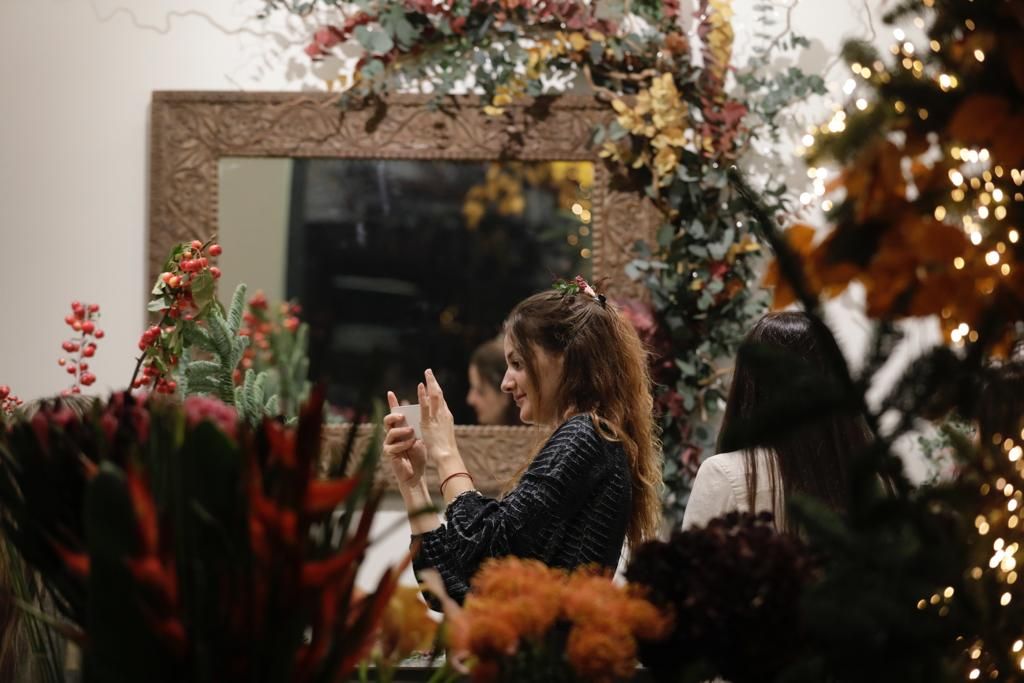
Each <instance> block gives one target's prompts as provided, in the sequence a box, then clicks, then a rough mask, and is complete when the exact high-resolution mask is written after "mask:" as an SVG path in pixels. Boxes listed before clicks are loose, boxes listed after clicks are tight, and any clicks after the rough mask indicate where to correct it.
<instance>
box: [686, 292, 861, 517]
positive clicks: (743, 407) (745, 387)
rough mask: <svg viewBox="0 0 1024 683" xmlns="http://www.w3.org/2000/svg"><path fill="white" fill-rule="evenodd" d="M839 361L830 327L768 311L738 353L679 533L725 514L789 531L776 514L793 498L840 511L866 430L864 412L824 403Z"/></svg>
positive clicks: (836, 384) (835, 383)
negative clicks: (763, 519)
mask: <svg viewBox="0 0 1024 683" xmlns="http://www.w3.org/2000/svg"><path fill="white" fill-rule="evenodd" d="M843 362H844V361H843V360H842V352H841V351H840V350H839V346H838V345H837V344H836V341H835V338H834V337H833V336H832V333H831V332H830V331H829V329H828V328H827V327H826V326H825V325H824V324H823V323H821V322H820V321H819V320H817V319H816V318H812V317H810V316H808V315H807V314H806V313H804V312H802V311H782V312H777V313H769V314H768V315H765V316H764V317H763V318H761V319H760V320H759V321H758V322H757V323H756V324H755V325H754V327H753V329H752V330H751V331H750V333H749V334H748V335H747V337H746V339H744V341H743V343H742V344H741V345H740V348H739V351H738V353H737V357H736V366H735V369H734V371H733V379H732V386H731V387H730V389H729V397H728V399H727V401H726V406H725V415H724V417H723V420H722V426H721V430H720V432H719V437H718V451H719V453H718V454H717V455H714V456H712V457H710V458H708V459H707V460H705V461H704V462H703V463H701V466H700V469H699V470H698V471H697V477H696V479H694V482H693V488H692V490H691V492H690V499H689V501H688V503H687V505H686V510H685V511H684V513H683V528H684V529H688V528H691V527H701V526H705V525H706V524H707V523H708V522H709V521H711V520H712V519H713V518H715V517H720V516H722V515H724V514H726V513H728V512H732V511H740V512H762V511H768V512H771V513H772V515H773V516H774V518H775V527H776V528H777V529H778V530H779V531H785V532H789V533H796V532H797V531H798V530H797V529H796V528H795V526H796V525H795V524H793V523H791V522H790V520H788V519H787V517H786V512H785V503H786V501H787V500H788V499H790V497H791V496H793V495H794V494H801V495H806V496H812V497H814V498H816V499H817V500H818V501H819V502H821V503H824V504H825V505H827V506H828V507H829V508H831V509H833V510H843V509H845V508H846V506H847V501H848V497H849V490H850V472H851V463H852V461H853V459H854V458H855V457H857V456H858V454H860V453H863V452H864V451H866V450H867V448H868V447H869V446H870V444H871V432H870V431H869V429H868V426H867V422H866V420H865V418H864V415H863V413H861V412H857V411H856V410H854V409H850V408H849V407H848V406H842V405H841V404H842V403H843V402H842V401H841V400H833V399H836V397H837V396H839V393H838V392H841V391H842V381H841V370H840V369H839V368H841V367H842V365H841V363H843ZM829 401H832V402H831V403H829ZM815 413H817V414H815ZM752 435H756V439H757V443H758V445H757V446H756V447H754V446H750V445H748V444H749V442H750V440H751V437H752Z"/></svg>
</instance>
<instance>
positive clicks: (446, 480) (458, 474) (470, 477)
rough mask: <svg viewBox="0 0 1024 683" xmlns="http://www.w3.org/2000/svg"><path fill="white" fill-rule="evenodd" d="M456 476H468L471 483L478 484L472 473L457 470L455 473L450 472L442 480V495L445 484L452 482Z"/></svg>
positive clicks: (442, 494)
mask: <svg viewBox="0 0 1024 683" xmlns="http://www.w3.org/2000/svg"><path fill="white" fill-rule="evenodd" d="M455 477H466V478H468V479H469V481H470V483H472V484H473V485H474V486H476V482H475V481H473V475H471V474H470V473H469V472H456V473H455V474H449V475H448V476H447V477H445V478H444V481H442V482H441V496H442V497H443V496H444V485H445V484H447V483H448V482H450V481H451V480H452V479H454V478H455Z"/></svg>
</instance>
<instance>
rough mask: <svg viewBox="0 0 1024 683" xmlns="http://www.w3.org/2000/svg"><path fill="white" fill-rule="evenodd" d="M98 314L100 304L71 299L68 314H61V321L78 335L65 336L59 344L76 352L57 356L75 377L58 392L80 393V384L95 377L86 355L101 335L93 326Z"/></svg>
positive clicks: (101, 332) (92, 353)
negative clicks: (68, 385)
mask: <svg viewBox="0 0 1024 683" xmlns="http://www.w3.org/2000/svg"><path fill="white" fill-rule="evenodd" d="M99 317H100V306H99V304H83V303H82V302H80V301H72V302H71V314H70V315H67V316H65V317H64V322H65V323H67V325H68V327H70V328H71V329H72V330H73V331H74V332H76V333H77V336H75V337H72V338H71V339H66V340H65V341H64V343H62V344H61V348H63V349H64V352H65V353H69V354H77V355H75V356H71V357H64V356H61V357H60V358H58V359H57V365H59V366H61V367H62V368H64V370H65V371H66V372H67V373H68V374H69V375H71V376H72V377H73V378H74V384H72V385H71V386H70V387H68V388H67V389H64V390H63V391H61V392H60V393H61V395H62V396H68V395H70V394H79V393H81V392H82V386H89V385H91V384H93V383H94V382H95V381H96V375H94V374H92V373H91V372H89V360H88V359H89V358H92V357H93V356H95V355H96V342H95V341H94V340H95V339H103V330H101V329H100V328H98V327H96V320H97V319H98V318H99Z"/></svg>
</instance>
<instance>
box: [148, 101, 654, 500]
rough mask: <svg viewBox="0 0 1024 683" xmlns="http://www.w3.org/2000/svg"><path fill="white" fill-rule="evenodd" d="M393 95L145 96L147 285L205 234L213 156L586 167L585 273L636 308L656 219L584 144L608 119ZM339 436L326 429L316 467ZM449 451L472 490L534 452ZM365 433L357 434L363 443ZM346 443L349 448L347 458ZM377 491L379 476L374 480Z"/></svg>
mask: <svg viewBox="0 0 1024 683" xmlns="http://www.w3.org/2000/svg"><path fill="white" fill-rule="evenodd" d="M428 99H429V98H428V97H426V96H421V95H398V96H392V97H388V98H386V99H385V100H384V101H383V102H382V103H381V104H380V106H368V107H365V108H359V109H348V110H342V109H341V108H340V107H339V106H338V96H337V95H332V94H329V93H288V92H273V93H270V92H268V93H223V92H154V93H153V100H152V109H151V116H152V121H151V131H150V133H151V141H150V176H149V191H150V197H149V269H148V280H147V281H148V282H153V280H154V279H155V278H156V276H157V275H158V274H159V272H160V268H161V266H162V264H163V261H164V259H165V258H166V255H167V253H168V252H169V251H170V249H171V248H172V247H173V246H174V245H175V244H177V243H178V242H182V241H186V240H191V239H193V238H195V237H196V236H207V235H212V234H214V233H216V232H217V215H218V206H217V202H218V194H219V192H218V171H219V160H220V158H221V157H227V156H231V157H306V158H352V159H431V160H437V159H441V160H452V161H495V160H521V161H590V162H593V164H594V181H595V182H594V190H593V198H592V203H593V209H592V214H593V218H592V221H591V230H592V235H593V247H592V252H593V255H592V263H593V273H594V279H606V281H607V282H608V284H609V289H610V291H612V292H613V293H614V295H615V296H621V297H639V298H644V297H645V291H644V287H643V285H642V284H638V283H635V282H632V281H631V280H630V279H629V278H628V277H627V276H626V274H625V266H626V264H627V263H628V262H629V261H630V260H631V259H632V258H633V256H632V252H633V245H634V244H635V243H636V241H637V240H638V239H643V240H647V241H650V240H651V239H652V236H653V234H654V230H655V229H656V227H657V222H658V215H657V211H656V210H655V209H654V208H653V206H652V205H651V204H650V203H649V202H648V201H647V200H645V199H644V197H643V195H642V193H641V192H638V191H636V190H633V189H628V188H616V187H613V186H612V183H611V176H610V173H609V169H608V168H607V167H606V166H605V164H604V162H603V160H601V159H600V158H598V155H597V150H596V149H595V148H593V147H592V146H591V144H590V139H591V134H592V131H593V129H594V127H595V126H596V125H598V124H600V123H607V122H608V121H609V120H610V119H611V118H612V117H613V116H614V112H613V111H612V109H611V108H610V107H609V106H608V105H606V104H604V103H601V102H598V101H596V100H595V99H593V98H591V97H584V96H561V97H556V98H550V99H547V98H545V99H543V100H528V101H524V102H520V103H517V104H514V105H511V106H509V107H507V108H506V110H505V113H504V114H503V115H501V116H497V117H495V116H491V115H488V114H485V113H484V111H483V104H482V103H481V102H480V100H479V98H475V97H463V98H452V99H449V100H446V101H445V106H444V107H443V108H441V109H438V108H431V107H429V106H427V105H428ZM348 429H349V427H346V426H331V427H327V429H326V432H325V434H326V437H325V438H326V443H325V456H327V457H325V461H326V462H329V461H330V460H331V459H333V458H334V457H335V456H336V454H337V453H338V451H339V450H340V445H341V443H342V442H343V440H344V439H343V437H344V435H345V434H346V433H347V431H348ZM456 431H457V435H458V439H459V445H460V450H461V451H462V454H463V457H464V459H465V460H466V464H467V466H468V467H469V469H470V470H471V471H472V472H473V473H474V476H475V477H476V478H477V482H476V483H477V486H478V487H479V488H481V489H482V490H488V491H494V490H496V489H498V488H500V487H501V486H503V485H504V483H505V482H506V481H508V479H509V477H510V476H512V475H513V474H514V473H515V472H516V471H517V470H518V469H519V468H520V467H521V465H522V464H523V463H524V462H525V461H526V458H528V457H529V455H530V454H531V452H532V450H533V449H535V448H536V446H537V445H538V443H537V441H538V437H539V434H538V432H537V430H534V429H531V428H528V427H480V426H458V427H456ZM371 432H372V426H371V425H360V426H359V431H358V435H359V436H358V439H357V441H358V442H365V440H367V439H368V438H369V436H370V434H371ZM358 445H359V444H358V443H357V447H358ZM377 476H378V478H379V479H380V481H381V482H382V483H390V482H391V481H392V478H391V476H390V473H389V472H387V471H383V470H381V469H379V470H378V473H377Z"/></svg>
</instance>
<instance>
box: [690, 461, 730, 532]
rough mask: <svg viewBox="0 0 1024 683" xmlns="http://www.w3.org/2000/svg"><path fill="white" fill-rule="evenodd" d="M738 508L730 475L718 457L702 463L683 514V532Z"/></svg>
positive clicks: (703, 524)
mask: <svg viewBox="0 0 1024 683" xmlns="http://www.w3.org/2000/svg"><path fill="white" fill-rule="evenodd" d="M737 508H738V506H737V503H736V494H735V492H734V491H733V487H732V483H731V481H730V479H729V476H728V474H727V473H726V471H725V469H724V468H723V466H722V461H721V459H720V458H718V457H717V456H713V457H711V458H708V459H707V460H705V461H704V462H703V463H701V466H700V469H699V470H697V477H696V478H695V479H694V480H693V488H692V489H691V490H690V500H689V501H688V502H687V503H686V510H685V511H684V512H683V530H686V529H689V528H691V527H702V526H705V525H707V523H708V522H710V521H711V520H712V519H714V518H715V517H721V516H722V515H724V514H726V513H728V512H732V511H734V510H736V509H737Z"/></svg>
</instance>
